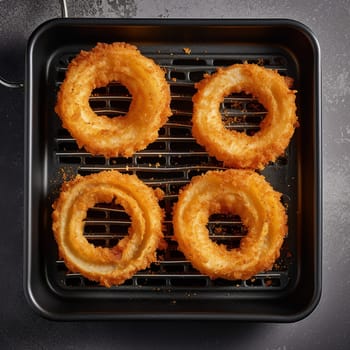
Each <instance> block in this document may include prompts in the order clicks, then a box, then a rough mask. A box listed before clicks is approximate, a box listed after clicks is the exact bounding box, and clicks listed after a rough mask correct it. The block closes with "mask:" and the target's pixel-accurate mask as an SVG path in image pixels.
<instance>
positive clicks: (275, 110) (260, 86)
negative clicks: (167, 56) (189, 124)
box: [192, 63, 298, 169]
mask: <svg viewBox="0 0 350 350" xmlns="http://www.w3.org/2000/svg"><path fill="white" fill-rule="evenodd" d="M289 83H290V78H284V77H282V76H281V75H279V74H278V73H277V72H276V71H274V70H270V69H266V68H263V67H261V66H258V65H256V64H248V63H245V64H234V65H232V66H230V67H226V68H220V69H218V71H217V72H216V73H214V74H212V75H206V76H205V78H204V79H203V80H202V81H200V82H199V83H197V84H196V88H197V89H198V91H197V93H196V94H195V95H194V96H193V103H194V106H193V118H192V121H193V128H192V132H193V136H194V137H195V138H196V140H197V142H198V143H199V144H200V145H202V146H204V147H205V148H206V150H207V152H208V153H209V154H210V155H212V156H215V157H216V158H217V159H218V160H220V161H223V162H224V164H225V166H228V167H233V168H249V169H262V168H263V167H264V166H265V165H266V164H267V163H268V162H273V161H275V160H276V158H277V157H278V156H280V155H281V154H283V152H284V150H285V149H286V148H287V146H288V144H289V142H290V139H291V137H292V136H293V133H294V129H295V127H297V126H298V122H297V119H298V118H297V116H296V105H295V93H296V91H294V90H290V89H289V86H288V84H289ZM242 91H243V92H245V93H247V94H252V95H253V96H255V97H256V98H257V99H258V100H259V102H260V103H261V104H262V105H263V106H264V107H265V108H266V109H267V115H266V116H265V118H264V119H263V120H262V122H261V123H260V130H259V131H258V132H256V133H255V134H254V135H252V136H249V135H247V134H245V133H242V132H238V131H236V130H228V129H226V128H225V126H224V124H223V122H222V116H221V114H220V111H219V106H220V103H221V102H222V101H223V99H224V97H225V96H228V95H229V94H231V93H239V92H242Z"/></svg>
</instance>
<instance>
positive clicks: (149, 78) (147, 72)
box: [55, 43, 171, 158]
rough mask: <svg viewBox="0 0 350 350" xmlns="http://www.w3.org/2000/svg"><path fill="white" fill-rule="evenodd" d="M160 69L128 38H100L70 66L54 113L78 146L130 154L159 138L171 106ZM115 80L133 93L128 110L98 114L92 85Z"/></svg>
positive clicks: (109, 153)
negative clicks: (92, 102) (111, 115)
mask: <svg viewBox="0 0 350 350" xmlns="http://www.w3.org/2000/svg"><path fill="white" fill-rule="evenodd" d="M164 74H165V73H164V71H163V70H162V69H161V68H160V67H159V66H158V65H157V64H156V63H155V62H154V61H153V60H151V59H150V58H147V57H145V56H143V55H141V53H140V52H139V51H138V50H137V48H136V47H135V46H132V45H129V44H126V43H113V44H104V43H98V44H97V46H96V47H95V48H93V49H92V50H91V51H89V52H86V51H81V52H80V54H79V55H77V56H76V57H75V58H74V59H73V60H72V62H71V63H70V64H69V66H68V71H67V73H66V77H65V80H64V81H63V83H62V85H61V87H60V90H59V92H58V96H57V104H56V107H55V111H56V113H57V114H58V115H59V116H60V118H61V119H62V123H63V127H64V128H66V129H68V131H69V132H70V133H71V135H72V136H73V137H74V138H75V139H76V141H77V143H78V146H79V148H82V147H84V148H85V149H86V150H87V151H88V152H90V153H91V154H94V155H97V154H100V155H104V156H105V157H107V158H110V157H114V156H125V157H129V156H131V155H132V154H133V153H135V152H136V151H139V150H142V149H144V148H146V147H147V145H148V144H149V143H151V142H153V141H154V140H156V139H157V137H158V130H159V128H160V127H161V126H162V125H164V124H165V122H166V121H167V119H168V117H169V116H170V115H171V111H170V88H169V85H168V84H167V82H166V80H165V77H164ZM112 81H118V82H120V83H121V84H122V85H125V86H126V88H127V89H128V90H129V92H130V94H131V95H132V101H131V104H130V106H129V110H128V112H127V114H126V115H124V116H118V117H114V118H109V117H107V116H103V115H100V116H97V114H96V113H95V112H94V111H93V110H92V109H91V107H90V105H89V97H90V96H91V93H92V91H93V90H94V89H96V88H99V87H103V86H106V85H108V83H110V82H112Z"/></svg>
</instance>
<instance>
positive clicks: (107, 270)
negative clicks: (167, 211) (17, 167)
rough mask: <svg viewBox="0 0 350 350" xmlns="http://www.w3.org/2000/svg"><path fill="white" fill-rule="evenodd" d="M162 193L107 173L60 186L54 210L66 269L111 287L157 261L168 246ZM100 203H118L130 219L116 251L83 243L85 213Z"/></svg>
mask: <svg viewBox="0 0 350 350" xmlns="http://www.w3.org/2000/svg"><path fill="white" fill-rule="evenodd" d="M157 196H159V191H153V190H152V189H151V188H150V187H148V186H146V185H145V184H144V183H142V182H141V181H140V180H139V179H138V178H137V177H136V176H135V175H127V174H121V173H119V172H118V171H103V172H100V173H96V174H91V175H87V176H85V177H83V176H79V175H78V176H77V177H76V178H75V179H74V180H72V181H70V182H66V183H64V184H63V186H62V191H61V193H60V196H59V198H58V199H57V201H56V202H55V203H54V204H53V208H54V211H53V213H52V220H53V225H52V228H53V232H54V236H55V239H56V242H57V244H58V248H59V254H60V256H61V257H62V258H63V259H64V261H65V264H66V265H67V267H68V268H69V269H70V270H71V271H73V272H79V273H81V274H82V275H83V276H85V277H87V278H88V279H90V280H93V281H97V282H99V283H100V284H101V285H104V286H106V287H110V286H112V285H118V284H121V283H123V282H124V281H125V280H126V279H128V278H130V277H131V276H132V275H133V274H134V273H135V272H137V271H138V270H142V269H145V268H147V267H148V266H149V265H150V264H151V263H152V262H154V261H155V260H156V249H157V248H158V247H162V246H163V245H164V241H163V233H162V221H163V216H164V213H163V210H162V209H161V208H160V207H159V204H158V198H157ZM97 203H115V204H119V205H121V206H123V207H124V209H125V211H126V213H128V214H129V215H130V217H131V226H130V228H129V234H128V236H126V237H124V238H123V239H121V240H120V241H119V242H118V243H117V244H116V245H115V246H114V247H112V248H105V247H97V246H94V245H93V244H91V243H89V242H88V241H87V239H86V238H85V237H84V234H83V232H84V219H85V218H86V215H87V210H88V209H89V208H92V207H93V206H94V205H95V204H97Z"/></svg>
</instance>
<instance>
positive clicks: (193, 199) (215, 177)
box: [173, 169, 287, 280]
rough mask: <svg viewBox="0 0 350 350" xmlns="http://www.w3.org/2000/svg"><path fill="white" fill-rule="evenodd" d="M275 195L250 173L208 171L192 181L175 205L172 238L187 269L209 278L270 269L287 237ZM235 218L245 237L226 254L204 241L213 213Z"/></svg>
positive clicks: (243, 275) (248, 275) (239, 276)
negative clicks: (245, 233) (231, 215)
mask: <svg viewBox="0 0 350 350" xmlns="http://www.w3.org/2000/svg"><path fill="white" fill-rule="evenodd" d="M280 196H281V194H280V193H278V192H276V191H275V190H274V189H273V188H272V187H271V185H270V184H269V183H268V182H267V181H266V180H265V178H264V177H263V176H262V175H259V174H257V173H256V172H254V171H252V170H242V169H229V170H225V171H209V172H207V173H206V174H204V175H202V176H197V177H194V178H193V179H192V180H191V183H190V184H189V185H187V187H185V188H184V189H183V191H182V192H181V193H180V195H179V200H178V202H177V203H176V204H175V206H174V214H173V226H174V237H175V240H176V241H177V242H178V246H179V250H180V251H182V252H183V253H184V255H185V256H186V258H187V259H189V260H190V262H191V263H192V265H193V266H194V267H195V268H196V269H197V270H199V271H200V272H201V273H203V274H207V275H208V276H209V277H210V278H212V279H215V278H224V279H229V280H236V279H243V280H245V279H249V278H251V277H252V276H253V275H255V274H257V273H259V272H262V271H266V270H269V269H271V267H272V265H273V263H274V262H275V260H276V259H277V258H278V257H279V255H280V248H281V246H282V243H283V240H284V237H285V235H286V233H287V215H286V212H285V208H284V207H283V205H282V204H281V202H280ZM219 213H221V214H234V215H239V216H240V218H241V220H242V223H243V225H244V226H245V227H246V228H247V230H248V233H247V235H246V236H244V237H243V238H242V239H241V241H240V246H239V247H238V248H234V249H231V250H228V249H227V247H226V246H225V245H223V244H220V245H219V244H217V243H215V242H214V241H212V240H211V239H210V237H209V231H208V228H207V224H208V220H209V217H210V215H212V214H219Z"/></svg>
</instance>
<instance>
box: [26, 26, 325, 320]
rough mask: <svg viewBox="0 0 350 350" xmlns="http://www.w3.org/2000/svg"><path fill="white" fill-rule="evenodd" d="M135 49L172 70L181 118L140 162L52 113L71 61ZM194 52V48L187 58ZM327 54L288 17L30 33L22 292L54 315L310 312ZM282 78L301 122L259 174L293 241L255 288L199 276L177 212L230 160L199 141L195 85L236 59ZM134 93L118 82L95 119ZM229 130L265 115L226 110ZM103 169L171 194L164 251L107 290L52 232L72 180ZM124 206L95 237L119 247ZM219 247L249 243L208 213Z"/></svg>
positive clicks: (248, 105)
mask: <svg viewBox="0 0 350 350" xmlns="http://www.w3.org/2000/svg"><path fill="white" fill-rule="evenodd" d="M114 41H125V42H129V43H132V44H135V45H136V46H138V48H139V49H140V50H141V52H142V53H143V54H144V55H146V56H149V57H151V58H153V59H154V60H155V61H156V62H157V63H158V64H159V65H160V66H162V67H164V69H165V71H166V72H167V73H166V77H167V80H168V82H169V84H170V87H171V94H172V104H171V108H172V111H173V116H172V117H171V118H170V119H169V122H168V123H167V124H166V125H165V126H164V127H163V128H162V129H161V130H160V136H159V138H158V140H157V141H156V142H154V143H153V144H151V145H150V146H149V147H148V148H147V149H146V150H144V151H141V152H138V153H137V154H135V155H134V156H133V157H131V158H127V159H126V158H111V159H105V158H103V157H96V156H92V155H90V154H89V153H87V152H86V151H85V150H84V149H79V148H78V147H77V145H76V142H75V140H74V139H73V138H72V137H71V136H70V135H69V133H68V132H67V131H66V130H64V129H63V128H62V126H61V124H60V121H59V118H58V117H57V116H56V115H55V112H54V105H55V102H56V94H57V91H58V88H59V86H60V84H61V83H62V81H63V79H64V75H65V71H66V69H67V65H68V64H69V62H70V60H71V59H72V58H73V57H74V56H75V55H76V54H77V53H78V52H79V51H80V50H82V49H90V48H92V47H93V46H95V45H96V43H97V42H114ZM188 49H189V50H188ZM319 60H320V59H319V48H318V44H317V41H316V39H315V37H314V36H313V34H312V33H311V32H310V31H309V29H307V28H306V27H305V26H303V25H302V24H300V23H297V22H294V21H290V20H199V19H198V20H180V19H178V20H175V19H174V20H145V19H137V20H136V19H133V20H119V19H118V20H106V19H103V20H102V19H57V20H52V21H49V22H47V23H44V24H43V25H42V26H40V27H39V28H38V29H37V30H36V31H35V32H34V33H33V34H32V36H31V38H30V40H29V43H28V50H27V62H26V85H25V88H26V103H25V117H26V172H25V183H26V202H25V219H26V220H25V281H24V287H25V293H26V296H27V299H28V301H29V303H30V304H31V305H32V306H33V307H34V309H35V310H36V311H38V312H39V313H40V314H41V315H43V316H45V317H48V318H52V319H60V320H67V319H126V318H144V319H145V318H147V319H155V318H157V319H159V318H163V319H179V318H192V319H230V320H255V321H260V320H261V321H275V322H276V321H279V322H291V321H296V320H298V319H301V318H303V317H305V316H306V315H308V314H309V313H310V312H311V311H312V310H313V308H314V307H315V306H316V304H317V302H318V300H319V297H320V292H321V263H320V260H321V190H320V188H321V179H320V177H321V175H320V169H321V141H320V139H321V116H320V63H319ZM245 61H247V62H251V63H257V64H260V65H264V66H266V67H268V68H272V69H277V70H278V71H279V72H280V74H282V75H286V76H290V77H292V78H293V79H294V86H293V88H295V89H297V90H298V94H297V107H298V116H299V120H300V127H299V128H298V129H297V130H296V133H295V135H294V137H293V139H292V141H291V143H290V145H289V147H288V149H287V150H286V152H285V154H284V155H283V156H281V157H279V159H278V160H277V161H276V162H274V163H271V164H269V165H268V166H267V167H266V168H265V169H264V170H263V171H262V173H263V174H264V175H265V176H266V178H267V180H268V181H270V183H271V184H272V185H273V187H274V188H275V189H276V190H278V191H280V192H282V193H283V196H282V201H283V204H284V205H285V206H286V209H287V212H288V220H289V221H288V225H289V234H288V237H287V238H286V240H285V243H284V245H283V248H282V250H281V257H280V258H279V260H278V261H277V262H276V264H275V265H274V267H273V269H272V270H271V271H267V272H264V273H260V274H257V275H256V276H254V278H252V279H250V280H248V281H240V280H238V281H226V280H221V279H218V280H214V281H212V280H210V279H209V278H208V277H207V276H204V275H201V274H200V273H199V272H198V271H196V270H195V269H194V268H193V267H192V266H191V264H190V263H189V262H188V261H187V260H186V259H185V258H184V256H183V255H182V254H181V253H180V252H179V251H178V250H177V249H176V248H177V247H176V242H174V241H173V240H172V224H171V208H172V205H173V203H174V202H176V200H177V194H178V191H179V190H180V188H181V187H183V186H184V185H185V184H186V183H188V182H189V181H190V179H191V178H192V176H195V175H198V174H201V173H204V172H206V171H208V170H209V169H223V168H224V167H223V164H222V163H220V162H218V161H217V160H216V159H215V158H213V157H210V156H208V154H207V153H206V152H205V150H204V149H203V148H202V147H200V146H199V145H198V144H197V143H196V141H195V140H194V138H193V137H192V134H191V113H192V102H191V98H192V95H193V93H194V92H195V88H194V83H195V82H197V81H199V80H200V79H201V78H202V77H203V74H204V73H211V72H214V71H215V70H216V69H217V67H220V66H227V65H230V64H233V63H237V62H245ZM130 100H131V97H130V96H129V95H128V92H127V91H126V90H125V89H124V88H123V87H122V86H120V85H119V84H118V83H111V84H110V85H109V86H107V87H105V88H102V89H98V90H96V91H94V93H93V95H92V96H91V100H90V104H91V106H92V108H93V109H94V110H95V111H96V113H103V114H107V115H108V114H111V115H114V114H116V113H121V114H123V113H125V112H126V111H127V109H128V105H129V103H130ZM221 108H222V111H223V116H224V120H225V123H226V125H227V127H228V128H234V129H236V130H242V131H244V132H248V133H249V132H254V131H256V130H257V129H258V125H259V122H260V120H261V119H262V118H263V117H264V114H265V112H266V111H265V110H264V109H263V107H262V106H261V105H260V104H259V103H258V101H256V100H254V98H253V97H252V96H249V95H245V94H235V95H230V96H227V97H226V98H225V100H224V101H223V103H222V106H221ZM105 169H118V170H119V171H121V172H127V173H133V174H136V175H137V176H138V177H139V178H141V179H142V180H143V181H144V182H145V183H147V184H148V185H150V186H153V187H161V188H162V189H163V190H164V192H165V198H164V200H163V201H162V203H161V205H162V206H163V208H164V209H165V211H166V221H165V236H166V239H167V241H168V248H167V249H166V250H165V251H162V252H159V255H160V259H159V261H158V262H157V263H155V264H153V265H152V266H151V267H150V268H149V269H147V270H145V271H140V272H138V273H137V274H136V275H135V276H133V277H132V278H131V279H130V280H128V281H126V282H125V283H124V284H123V285H121V286H118V287H112V288H110V289H107V288H104V287H101V286H99V285H97V284H95V283H92V282H91V281H88V280H86V279H85V278H84V277H82V276H81V275H80V274H73V273H71V272H70V271H68V270H67V268H66V267H65V264H64V263H63V261H61V260H60V258H59V256H58V254H57V246H56V243H55V241H54V239H53V234H52V231H51V212H52V209H51V206H52V203H53V201H54V200H55V199H56V198H57V195H58V193H59V189H60V186H61V184H62V182H63V181H64V180H66V179H70V178H72V177H74V176H75V175H76V174H82V175H86V174H90V173H93V172H98V171H101V170H105ZM128 225H129V218H128V216H127V215H125V213H124V212H123V210H122V209H121V208H116V207H110V206H108V205H97V206H96V207H95V208H92V209H91V210H89V212H88V217H87V220H86V223H85V235H86V238H87V239H88V240H89V241H90V242H92V243H94V244H96V245H102V246H112V245H114V244H115V242H116V241H117V240H118V239H120V238H121V237H123V235H125V234H126V232H127V227H128ZM209 231H210V235H211V237H212V239H213V240H215V241H217V242H218V243H224V244H226V245H227V246H228V247H235V246H237V245H238V244H239V240H240V238H241V237H242V236H243V235H244V234H245V232H244V230H243V228H242V225H241V223H240V221H239V218H235V217H226V216H223V215H217V216H213V217H211V220H210V223H209Z"/></svg>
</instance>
